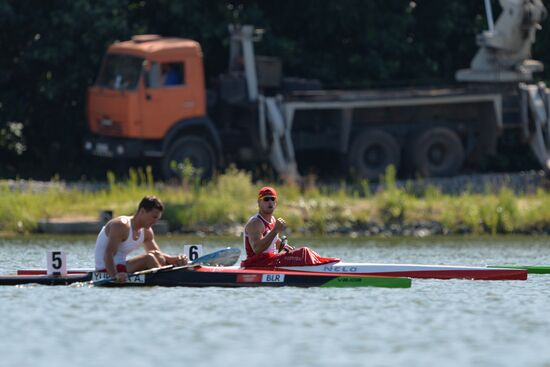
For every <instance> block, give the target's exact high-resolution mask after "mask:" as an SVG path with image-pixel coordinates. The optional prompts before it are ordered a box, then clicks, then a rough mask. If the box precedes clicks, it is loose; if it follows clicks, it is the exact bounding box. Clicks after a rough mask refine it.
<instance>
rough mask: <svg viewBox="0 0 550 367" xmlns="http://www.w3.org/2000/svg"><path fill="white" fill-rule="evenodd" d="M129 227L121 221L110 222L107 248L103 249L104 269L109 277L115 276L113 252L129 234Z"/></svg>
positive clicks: (114, 252)
mask: <svg viewBox="0 0 550 367" xmlns="http://www.w3.org/2000/svg"><path fill="white" fill-rule="evenodd" d="M129 232H130V228H129V227H128V226H127V225H126V224H124V223H121V222H112V223H111V225H110V228H109V234H108V235H107V239H108V241H107V248H106V249H105V257H104V258H103V260H104V261H105V269H106V270H107V272H108V273H109V276H110V277H111V278H116V274H117V270H116V266H115V259H114V257H115V254H116V252H117V250H118V246H119V245H120V243H121V242H123V241H124V240H125V239H126V238H127V237H128V236H129Z"/></svg>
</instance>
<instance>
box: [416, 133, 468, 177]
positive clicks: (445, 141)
mask: <svg viewBox="0 0 550 367" xmlns="http://www.w3.org/2000/svg"><path fill="white" fill-rule="evenodd" d="M408 153H409V154H407V155H408V156H409V157H410V158H411V160H412V165H413V168H414V170H415V171H416V172H418V173H420V174H421V175H423V176H424V177H444V176H453V175H455V174H457V173H458V172H459V171H460V168H461V167H462V163H463V161H464V148H463V146H462V142H461V141H460V138H459V137H458V135H457V134H456V133H455V132H454V131H452V130H450V129H447V128H444V127H436V128H432V129H429V130H426V131H424V132H423V133H421V134H420V135H419V136H418V137H417V138H416V139H414V141H413V142H412V146H411V148H410V151H408Z"/></svg>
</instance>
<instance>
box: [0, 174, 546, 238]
mask: <svg viewBox="0 0 550 367" xmlns="http://www.w3.org/2000/svg"><path fill="white" fill-rule="evenodd" d="M186 172H192V171H190V170H187V171H186ZM107 182H108V185H107V187H106V188H105V189H102V190H98V191H89V190H88V191H85V190H78V189H68V188H65V187H64V186H63V185H52V186H51V188H49V189H47V190H45V191H42V192H33V191H31V190H14V189H10V187H9V185H8V183H7V182H5V181H0V195H1V197H2V198H3V199H2V200H0V232H2V233H32V232H35V231H36V229H37V222H38V221H39V220H40V219H44V218H46V219H47V218H84V217H86V218H91V219H96V218H97V217H98V213H99V212H100V211H101V210H105V209H109V210H112V211H113V213H114V215H123V214H131V213H133V212H134V211H135V208H136V205H137V203H138V202H139V201H140V200H141V198H142V197H143V196H145V195H156V196H158V197H159V198H161V200H163V202H164V203H165V205H166V211H165V213H164V216H163V219H165V220H167V221H168V223H169V225H170V228H171V229H173V230H179V229H187V230H194V229H198V228H203V227H205V226H210V227H212V226H214V227H219V226H221V227H223V226H235V225H242V224H244V223H245V222H246V221H247V219H248V218H249V217H250V216H251V215H253V214H254V213H255V212H256V210H257V203H256V195H257V190H258V188H259V187H261V186H263V185H264V184H273V185H275V186H276V187H277V189H278V191H279V198H280V200H279V207H278V209H277V212H276V215H277V216H282V217H284V218H285V219H286V220H287V223H288V225H289V229H290V231H292V232H295V233H307V234H316V235H325V234H327V233H332V232H334V229H335V228H361V227H362V226H363V227H364V226H365V224H366V223H368V222H375V223H378V224H380V225H384V224H407V223H415V222H420V221H435V222H439V223H441V224H442V226H443V227H444V228H445V229H446V231H447V232H449V233H464V232H466V233H472V234H492V235H495V234H507V233H525V232H529V231H540V230H545V229H546V227H547V226H548V224H547V223H550V194H549V193H548V192H546V191H545V190H543V189H539V190H538V191H537V192H536V194H531V195H522V196H520V197H517V196H515V195H514V193H513V192H512V191H511V190H509V189H507V188H504V189H501V190H500V192H497V193H492V192H491V191H489V190H488V191H487V193H485V194H474V193H469V192H466V193H464V194H461V195H458V196H451V195H445V194H443V193H441V192H440V191H439V190H438V189H437V188H434V187H428V188H427V189H426V190H424V192H423V193H422V194H421V195H414V194H411V192H412V190H408V189H407V188H406V187H405V188H399V187H397V186H396V183H395V170H394V169H393V168H391V167H390V168H389V169H388V171H387V173H386V176H385V177H384V180H383V183H384V184H383V185H382V186H381V187H382V189H379V190H378V191H377V192H374V193H373V192H371V191H370V189H369V184H368V182H367V181H359V182H358V183H354V184H353V185H348V184H346V183H345V182H342V183H341V184H340V185H338V187H336V188H334V187H327V186H318V185H316V184H315V183H313V182H310V183H309V184H307V185H304V186H302V187H299V186H297V185H282V184H277V183H270V182H256V183H255V182H253V181H252V178H251V176H250V174H248V173H246V172H244V171H239V170H237V169H235V168H230V169H228V170H227V171H226V172H225V173H224V174H222V175H219V176H217V177H215V178H213V179H212V180H210V181H208V182H201V181H200V180H199V179H197V178H196V177H193V174H192V173H189V174H184V175H183V178H182V179H181V182H180V183H179V184H176V185H163V184H160V183H154V180H153V177H152V174H151V171H150V170H145V171H143V170H131V171H130V175H129V179H127V180H124V181H118V180H117V179H116V177H115V176H114V175H113V174H112V173H108V175H107Z"/></svg>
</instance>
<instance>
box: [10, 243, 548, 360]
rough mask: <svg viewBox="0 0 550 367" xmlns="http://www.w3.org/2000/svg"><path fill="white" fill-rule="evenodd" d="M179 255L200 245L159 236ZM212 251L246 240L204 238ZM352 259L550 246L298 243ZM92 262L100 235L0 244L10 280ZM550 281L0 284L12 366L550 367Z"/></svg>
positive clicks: (481, 258)
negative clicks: (53, 264)
mask: <svg viewBox="0 0 550 367" xmlns="http://www.w3.org/2000/svg"><path fill="white" fill-rule="evenodd" d="M159 242H160V243H161V245H162V246H163V248H164V249H166V250H167V251H169V252H173V253H176V252H178V250H180V249H181V248H182V246H183V244H184V243H189V242H194V243H197V242H199V240H197V239H169V238H160V239H159ZM202 242H203V243H204V244H205V246H206V247H207V248H206V250H207V251H208V250H214V249H217V248H220V247H223V246H225V245H227V244H228V243H229V244H232V245H233V246H236V245H239V244H240V240H239V239H229V240H227V241H220V240H216V239H206V240H204V239H203V240H202ZM295 244H297V245H305V244H311V246H313V247H314V248H315V249H316V250H318V252H319V253H321V254H322V255H327V256H338V257H341V258H343V259H345V260H347V261H369V262H386V263H397V262H401V263H404V262H405V263H424V264H425V263H434V264H461V265H484V264H486V263H524V264H527V263H528V264H550V240H547V239H546V238H518V239H485V240H484V239H476V240H474V239H455V240H453V239H445V240H443V239H437V240H432V241H428V240H409V239H400V240H391V241H390V240H385V241H374V240H372V239H368V240H363V241H360V240H353V241H350V240H347V239H338V240H334V239H332V240H319V239H317V240H314V241H305V240H296V241H295ZM47 249H61V250H64V251H66V252H67V253H68V261H69V266H70V267H90V266H92V264H93V261H92V256H93V238H91V237H89V238H88V237H86V238H73V239H70V240H69V239H63V238H61V239H57V240H56V239H51V240H43V239H41V238H31V239H24V240H14V239H4V240H0V272H1V273H9V272H13V271H15V270H16V269H17V268H32V267H44V266H45V251H46V250H47ZM549 282H550V276H544V275H539V276H530V278H529V280H527V281H496V282H495V281H493V282H490V281H465V280H446V281H438V280H414V281H413V287H412V288H411V289H379V288H356V289H353V288H352V289H321V288H305V289H301V288H279V289H272V288H255V289H254V288H247V289H223V288H206V289H195V288H173V289H168V288H147V289H102V288H89V287H77V286H70V287H44V286H32V285H31V286H24V287H0V299H1V301H0V313H1V314H2V315H3V316H4V317H3V318H2V322H1V324H0V340H2V343H0V356H2V365H6V366H30V365H40V366H69V365H71V366H101V365H112V364H113V363H116V364H125V365H133V366H151V365H159V366H160V365H204V366H206V365H208V366H215V365H219V366H221V365H227V366H231V365H240V366H243V365H244V366H258V365H261V366H266V367H267V366H280V365H293V366H343V365H345V366H365V365H374V366H386V365H387V366H396V365H407V366H426V365H428V364H430V365H434V364H441V365H446V366H448V365H453V366H459V365H468V366H472V365H474V366H488V365H491V366H497V365H498V366H518V365H528V366H548V365H550V351H548V349H547V346H548V343H549V342H550V313H549V312H548V309H549V308H548V300H549V299H550V297H549V296H550V287H548V284H550V283H549Z"/></svg>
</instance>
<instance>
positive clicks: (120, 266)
mask: <svg viewBox="0 0 550 367" xmlns="http://www.w3.org/2000/svg"><path fill="white" fill-rule="evenodd" d="M163 210H164V205H163V204H162V202H161V201H160V200H159V199H158V198H156V197H155V196H146V197H144V198H143V199H142V200H141V202H140V203H139V206H138V210H137V212H136V213H135V214H134V215H133V216H120V217H117V218H114V219H111V220H110V221H109V222H108V223H107V224H105V226H104V227H103V228H102V229H101V231H100V232H99V235H98V236H97V240H96V246H95V268H96V271H106V272H107V273H109V276H110V277H111V278H113V279H115V281H116V282H119V283H123V282H126V281H127V280H128V275H127V273H133V272H135V271H139V270H145V269H150V268H156V267H159V266H164V265H178V266H179V265H185V264H187V262H188V259H187V257H186V256H185V255H180V256H170V255H167V254H165V253H163V252H162V251H160V248H159V246H158V245H157V243H156V242H155V234H154V233H153V228H151V227H152V226H153V225H154V224H155V223H156V222H157V221H158V220H159V219H160V217H161V216H162V212H163ZM140 247H143V248H144V250H145V253H144V254H141V255H138V256H136V257H134V258H132V259H129V260H126V257H127V256H128V254H130V252H132V251H134V250H136V249H138V248H140Z"/></svg>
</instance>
